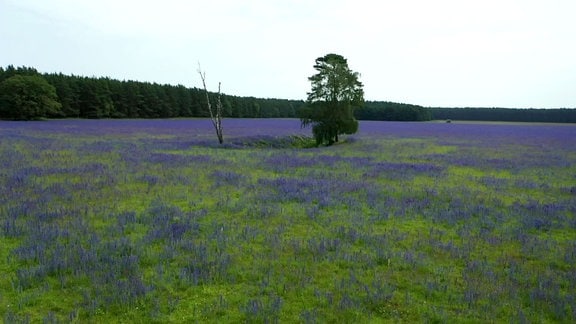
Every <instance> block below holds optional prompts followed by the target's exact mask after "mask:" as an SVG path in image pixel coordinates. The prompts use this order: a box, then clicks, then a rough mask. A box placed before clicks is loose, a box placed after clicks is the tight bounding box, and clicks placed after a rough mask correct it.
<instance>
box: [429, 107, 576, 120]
mask: <svg viewBox="0 0 576 324" xmlns="http://www.w3.org/2000/svg"><path fill="white" fill-rule="evenodd" d="M429 109H430V111H431V113H432V118H433V119H444V120H482V121H514V122H540V123H576V109H566V108H562V109H511V108H429Z"/></svg>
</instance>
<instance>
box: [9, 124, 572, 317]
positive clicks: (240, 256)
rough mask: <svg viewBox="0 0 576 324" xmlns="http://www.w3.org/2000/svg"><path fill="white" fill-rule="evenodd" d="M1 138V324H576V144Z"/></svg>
mask: <svg viewBox="0 0 576 324" xmlns="http://www.w3.org/2000/svg"><path fill="white" fill-rule="evenodd" d="M223 126H224V136H225V138H224V140H225V144H224V145H222V146H220V145H218V142H217V139H216V136H215V133H214V130H213V128H212V125H211V124H210V121H209V120H205V119H177V120H52V121H41V122H2V121H0V138H1V140H0V166H1V168H0V273H1V274H2V276H0V315H1V317H0V319H1V320H3V322H5V323H28V322H42V321H43V322H45V323H57V322H65V323H67V322H74V323H84V322H196V321H197V322H218V323H221V322H257V323H268V322H289V323H316V322H320V323H322V322H339V323H350V322H386V321H405V322H479V323H484V322H515V323H525V322H540V323H546V322H575V321H576V215H575V214H576V126H574V125H547V124H504V123H459V122H453V123H451V124H447V123H440V122H438V123H434V122H430V123H400V122H360V130H359V133H358V134H356V135H353V136H348V137H346V138H344V141H343V142H342V143H339V144H337V145H334V146H332V147H318V148H302V147H303V146H305V145H300V144H301V143H306V141H307V139H306V138H305V136H309V134H310V133H311V132H310V130H309V129H304V130H302V129H300V124H299V121H298V120H294V119H258V120H252V119H227V120H224V122H223Z"/></svg>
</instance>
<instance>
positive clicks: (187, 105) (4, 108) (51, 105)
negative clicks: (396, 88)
mask: <svg viewBox="0 0 576 324" xmlns="http://www.w3.org/2000/svg"><path fill="white" fill-rule="evenodd" d="M210 97H214V98H215V97H216V94H215V93H210ZM221 99H222V109H223V112H222V113H223V116H224V117H228V118H297V117H299V111H301V110H302V109H304V107H305V106H306V102H305V101H303V100H287V99H266V98H255V97H240V96H233V95H225V94H222V98H221ZM209 116H210V113H209V111H208V109H207V105H206V95H205V94H204V92H203V90H202V89H198V88H187V87H185V86H183V85H177V86H174V85H166V84H157V83H149V82H139V81H120V80H115V79H110V78H104V77H99V78H97V77H84V76H76V75H64V74H62V73H39V72H38V71H37V70H36V69H34V68H31V67H14V66H8V67H6V68H3V67H0V119H21V120H27V119H42V118H175V117H209ZM354 117H355V118H356V119H358V120H390V121H426V120H431V119H442V120H446V119H452V120H487V121H520V122H565V123H576V109H509V108H427V107H422V106H418V105H411V104H403V103H395V102H386V101H366V102H364V104H363V105H362V106H361V107H360V108H357V109H355V110H354Z"/></svg>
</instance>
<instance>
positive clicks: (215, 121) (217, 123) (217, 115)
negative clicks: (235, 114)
mask: <svg viewBox="0 0 576 324" xmlns="http://www.w3.org/2000/svg"><path fill="white" fill-rule="evenodd" d="M198 74H200V78H201V79H202V85H203V86H204V92H205V93H206V104H207V105H208V111H209V112H210V119H211V120H212V125H214V129H216V136H218V142H219V143H220V144H222V143H224V135H223V134H222V100H221V94H220V84H221V82H218V96H217V97H216V98H217V99H216V111H214V110H213V109H212V105H211V104H210V95H209V94H208V89H207V88H206V72H202V69H201V68H200V63H198Z"/></svg>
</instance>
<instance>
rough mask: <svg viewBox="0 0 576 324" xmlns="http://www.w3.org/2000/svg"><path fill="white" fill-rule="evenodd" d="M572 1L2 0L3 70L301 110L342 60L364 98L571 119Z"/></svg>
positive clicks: (575, 99)
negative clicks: (328, 66) (331, 61)
mask: <svg viewBox="0 0 576 324" xmlns="http://www.w3.org/2000/svg"><path fill="white" fill-rule="evenodd" d="M575 15H576V1H575V0H434V1H432V0H381V1H368V0H352V1H345V0H243V1H235V0H202V1H196V0H190V1H185V0H156V1H151V0H138V1H137V0H0V66H3V67H6V66H7V65H9V64H12V65H15V66H22V65H24V66H31V67H35V68H37V69H38V70H39V71H41V72H62V73H65V74H75V75H82V76H97V77H100V76H108V77H111V78H115V79H120V80H138V81H148V82H157V83H168V84H174V85H176V84H183V85H185V86H188V87H200V86H201V81H200V78H199V76H198V74H197V73H196V70H197V64H198V62H200V63H201V65H202V69H203V70H205V71H206V73H207V82H208V87H209V88H211V89H210V90H216V89H217V86H218V81H221V82H222V91H223V92H224V93H227V94H233V95H240V96H255V97H263V98H283V99H305V98H306V93H307V92H308V91H309V90H310V83H309V81H308V77H309V76H311V75H312V74H314V72H315V71H314V69H313V65H314V60H315V59H316V58H317V57H320V56H324V55H325V54H328V53H337V54H341V55H343V56H344V57H346V58H347V59H348V64H349V66H350V68H351V69H352V70H354V71H357V72H360V74H361V81H362V82H363V83H364V90H365V97H366V99H367V100H383V101H395V102H404V103H412V104H419V105H423V106H429V107H431V106H444V107H454V106H474V107H517V108H527V107H535V108H558V107H566V108H576V19H575V18H574V16H575Z"/></svg>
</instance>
